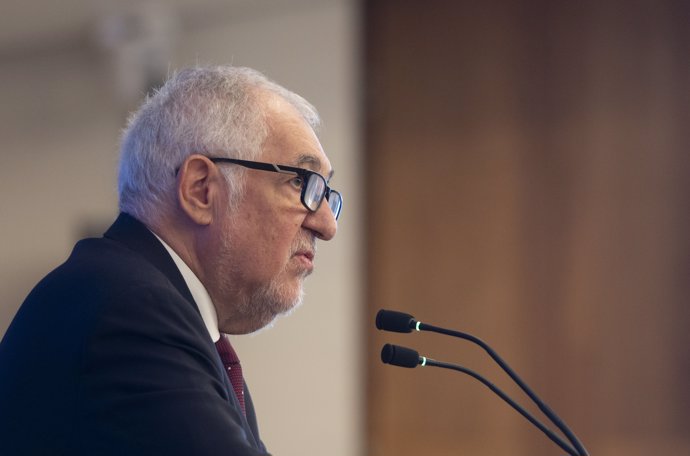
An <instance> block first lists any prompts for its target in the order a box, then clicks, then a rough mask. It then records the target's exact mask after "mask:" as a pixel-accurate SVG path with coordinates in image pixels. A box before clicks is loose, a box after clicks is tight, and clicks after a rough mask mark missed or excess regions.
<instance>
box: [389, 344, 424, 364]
mask: <svg viewBox="0 0 690 456" xmlns="http://www.w3.org/2000/svg"><path fill="white" fill-rule="evenodd" d="M381 361H383V362H384V363H385V364H392V365H394V366H400V367H409V368H412V367H417V366H418V365H419V353H417V352H416V351H414V350H412V349H411V348H405V347H400V346H398V345H391V344H386V345H384V346H383V349H382V350H381Z"/></svg>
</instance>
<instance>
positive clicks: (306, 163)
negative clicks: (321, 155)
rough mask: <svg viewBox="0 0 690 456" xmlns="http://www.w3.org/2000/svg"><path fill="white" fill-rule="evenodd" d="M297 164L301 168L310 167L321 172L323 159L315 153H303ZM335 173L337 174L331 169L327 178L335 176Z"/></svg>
mask: <svg viewBox="0 0 690 456" xmlns="http://www.w3.org/2000/svg"><path fill="white" fill-rule="evenodd" d="M296 165H297V167H299V168H308V169H310V170H312V171H316V172H317V173H320V172H321V160H319V159H318V158H316V156H314V155H309V154H303V155H300V156H299V157H298V158H297V161H296ZM333 174H335V171H333V170H331V171H330V172H329V173H328V176H325V177H326V180H327V181H328V180H330V179H331V178H332V177H333Z"/></svg>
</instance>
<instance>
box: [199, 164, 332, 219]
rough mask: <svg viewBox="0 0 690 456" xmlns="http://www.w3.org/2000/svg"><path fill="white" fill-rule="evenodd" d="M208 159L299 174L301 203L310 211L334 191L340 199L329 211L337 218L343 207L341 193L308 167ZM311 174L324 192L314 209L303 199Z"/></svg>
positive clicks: (328, 199) (327, 199)
mask: <svg viewBox="0 0 690 456" xmlns="http://www.w3.org/2000/svg"><path fill="white" fill-rule="evenodd" d="M207 158H208V159H209V160H211V161H212V162H213V163H232V164H235V165H240V166H243V167H245V168H250V169H258V170H260V171H270V172H273V173H282V174H293V175H296V176H299V177H301V178H302V189H301V192H300V201H301V202H302V205H303V206H304V207H305V208H307V210H309V211H310V212H316V211H318V210H319V208H320V207H321V203H322V202H323V200H324V199H325V200H326V201H328V202H330V198H331V193H334V194H336V195H338V199H339V200H340V204H338V207H337V211H336V210H334V208H333V206H331V205H330V204H329V208H330V209H331V212H332V213H333V216H334V217H335V219H336V220H338V217H340V212H341V211H342V208H343V195H341V194H340V192H338V191H337V190H333V189H332V188H331V187H329V186H328V182H326V178H324V177H323V176H322V175H321V174H319V173H317V172H316V171H312V170H310V169H305V168H297V167H295V166H287V165H276V164H274V163H264V162H257V161H251V160H240V159H238V158H227V157H207ZM311 176H318V178H319V179H321V180H322V181H323V186H324V193H323V196H322V197H321V199H320V200H319V204H318V206H316V209H312V208H311V207H309V205H308V204H307V202H306V200H305V194H306V193H307V182H309V179H310V178H311Z"/></svg>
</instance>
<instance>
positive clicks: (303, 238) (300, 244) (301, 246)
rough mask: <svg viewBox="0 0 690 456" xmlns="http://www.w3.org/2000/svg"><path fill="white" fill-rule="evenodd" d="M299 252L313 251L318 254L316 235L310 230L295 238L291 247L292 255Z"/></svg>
mask: <svg viewBox="0 0 690 456" xmlns="http://www.w3.org/2000/svg"><path fill="white" fill-rule="evenodd" d="M298 252H311V253H313V254H316V236H315V235H314V234H312V233H309V232H302V233H301V234H300V235H299V236H298V237H297V238H295V240H294V242H293V243H292V246H291V248H290V256H293V255H294V254H296V253H298Z"/></svg>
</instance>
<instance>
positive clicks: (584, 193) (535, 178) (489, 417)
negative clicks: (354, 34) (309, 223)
mask: <svg viewBox="0 0 690 456" xmlns="http://www.w3.org/2000/svg"><path fill="white" fill-rule="evenodd" d="M365 10H366V21H367V23H366V31H367V40H366V43H367V52H366V55H367V60H366V62H365V71H366V80H367V93H366V103H367V147H368V153H367V156H368V157H369V176H368V188H369V203H370V207H369V211H368V212H369V223H370V229H369V237H368V243H369V249H368V250H369V266H368V277H369V303H370V316H373V315H374V314H375V312H376V310H377V309H378V308H381V307H387V308H398V309H403V310H407V311H410V312H411V313H414V314H416V315H417V316H419V317H420V318H422V319H424V320H426V321H429V322H431V323H440V324H444V325H447V326H450V327H454V328H458V329H464V330H468V331H470V332H475V333H477V334H478V335H480V336H482V337H484V338H485V339H487V340H488V341H489V342H491V343H492V344H493V345H495V347H496V348H497V349H498V350H499V352H500V353H502V354H503V355H504V356H505V357H506V358H507V359H509V360H510V361H511V362H512V364H513V365H514V367H515V368H516V369H517V370H518V371H519V372H521V373H522V374H523V375H524V377H525V379H526V380H528V382H529V383H530V384H532V385H533V386H534V387H535V388H536V389H537V390H538V391H540V392H541V393H542V394H543V396H544V398H545V399H547V402H549V403H550V404H551V405H553V406H554V408H555V409H557V410H558V411H559V412H561V414H562V415H563V416H564V418H566V421H568V422H569V423H571V424H572V425H573V427H574V428H575V430H576V431H577V432H578V433H579V434H581V436H582V437H583V439H584V440H585V442H586V443H588V446H589V447H590V452H591V453H593V454H611V455H614V454H652V453H654V454H662V453H665V454H686V453H687V452H688V450H690V439H688V437H687V436H686V435H685V434H686V433H685V431H684V430H685V429H686V428H687V426H688V424H690V416H689V415H690V412H688V410H690V407H688V404H689V402H690V395H689V394H688V393H687V387H686V386H685V385H687V383H688V380H690V360H689V358H690V357H689V355H688V353H689V351H690V350H689V349H688V348H687V347H689V346H690V336H689V335H688V331H687V329H686V328H687V327H688V323H690V318H689V312H688V310H687V309H688V306H687V304H686V302H687V296H688V292H690V280H688V277H690V274H689V273H690V267H689V266H690V249H689V245H690V242H689V241H688V238H689V236H688V234H687V233H688V232H689V228H690V220H689V217H688V213H689V211H688V207H690V206H689V205H688V199H690V196H689V195H690V179H689V178H690V160H689V159H688V154H687V150H688V146H689V145H690V144H689V142H690V139H689V138H690V136H689V132H688V127H687V126H688V125H690V108H689V107H690V70H689V66H690V65H689V63H688V62H689V61H688V55H690V53H688V51H689V50H690V49H688V48H689V47H690V32H688V27H687V24H688V23H690V20H689V19H690V6H689V5H688V4H687V3H686V2H680V1H674V0H664V1H654V2H652V1H641V0H640V1H633V2H623V1H622V0H605V1H594V0H590V1H583V2H550V1H546V0H541V1H537V0H533V1H518V2H515V1H500V0H492V1H485V2H470V1H459V2H444V1H440V0H436V1H433V0H432V1H427V2H424V3H420V2H410V1H393V0H375V1H369V2H367V3H366V8H365ZM370 342H371V343H370V344H369V346H370V347H371V349H372V353H370V358H369V361H370V366H371V368H370V370H369V372H370V374H369V382H368V385H369V389H368V394H369V404H370V409H369V422H368V430H369V441H370V445H369V446H370V454H372V455H374V456H376V455H406V454H420V453H421V454H464V453H466V454H486V455H494V454H529V455H540V454H544V455H546V454H554V451H555V450H556V449H555V447H553V446H552V444H551V443H550V442H548V441H546V440H545V439H544V438H543V437H541V436H540V435H539V434H537V432H536V431H535V430H533V429H532V428H531V427H529V425H528V424H526V423H525V422H523V420H522V418H520V417H519V416H517V415H516V414H514V412H513V411H512V410H510V409H509V408H508V407H507V406H505V404H503V403H501V402H500V401H499V400H498V399H496V398H495V397H493V396H491V395H490V394H489V393H488V391H485V390H484V388H483V387H481V386H480V385H478V384H476V383H475V382H473V381H472V380H471V379H467V378H460V377H458V376H456V375H453V374H450V373H446V372H438V371H437V372H433V371H429V370H424V371H420V370H419V369H417V370H409V371H407V370H400V369H397V370H396V369H395V368H393V367H388V366H382V365H381V364H380V363H379V361H378V359H377V355H376V353H375V351H376V349H377V348H378V347H379V346H380V345H381V344H382V343H383V342H393V343H399V344H401V345H410V346H413V347H415V348H417V349H419V350H420V352H423V353H425V354H428V355H429V356H432V357H436V358H439V359H446V360H449V361H458V362H461V363H462V364H465V365H467V366H468V367H472V368H475V369H477V370H479V371H481V372H483V373H485V374H486V375H487V376H489V377H491V378H492V379H496V380H497V383H498V384H499V385H500V386H502V387H504V388H506V389H507V390H508V391H509V392H511V393H514V394H516V395H518V396H519V394H518V392H517V391H515V389H514V388H513V387H512V386H511V385H510V384H509V383H508V382H507V381H505V380H504V377H503V376H502V375H501V374H500V373H499V372H498V371H497V370H496V369H495V368H494V367H493V366H492V365H491V363H489V362H488V361H487V360H486V357H485V356H483V354H482V353H480V352H479V351H478V350H476V349H473V348H472V347H468V346H467V345H463V344H462V343H460V342H457V343H456V342H453V341H450V340H443V339H440V336H434V335H426V334H417V335H407V336H396V335H387V334H381V333H373V332H372V334H371V337H370Z"/></svg>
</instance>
